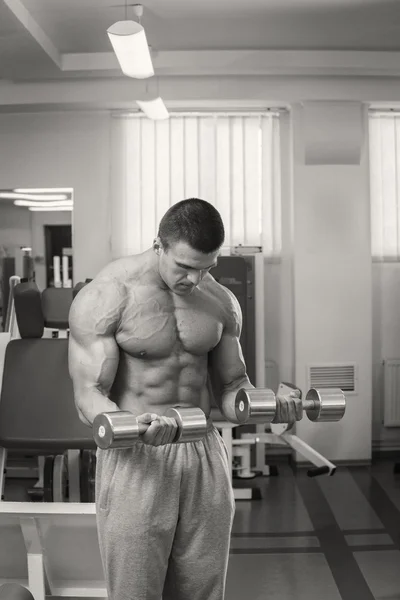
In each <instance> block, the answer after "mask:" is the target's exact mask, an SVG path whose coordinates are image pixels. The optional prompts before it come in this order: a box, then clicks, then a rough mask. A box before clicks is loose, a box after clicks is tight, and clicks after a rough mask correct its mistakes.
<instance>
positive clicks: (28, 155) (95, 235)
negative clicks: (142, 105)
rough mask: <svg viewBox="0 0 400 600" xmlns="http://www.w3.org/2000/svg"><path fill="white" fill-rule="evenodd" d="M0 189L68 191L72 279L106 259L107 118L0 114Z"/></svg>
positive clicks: (92, 272) (92, 271) (83, 275)
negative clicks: (70, 199) (71, 200)
mask: <svg viewBox="0 0 400 600" xmlns="http://www.w3.org/2000/svg"><path fill="white" fill-rule="evenodd" d="M0 156H1V160H0V182H1V183H0V186H1V187H2V188H3V189H9V188H14V187H43V186H45V187H72V188H74V202H75V206H74V216H73V249H74V279H75V281H76V282H77V281H80V280H82V279H85V278H86V277H92V276H93V275H95V274H96V273H97V272H98V270H99V269H101V268H102V267H103V266H104V265H105V264H106V263H107V262H108V261H109V259H110V223H109V209H108V195H109V115H108V113H96V112H94V113H89V112H88V113H74V112H64V113H40V114H18V115H0Z"/></svg>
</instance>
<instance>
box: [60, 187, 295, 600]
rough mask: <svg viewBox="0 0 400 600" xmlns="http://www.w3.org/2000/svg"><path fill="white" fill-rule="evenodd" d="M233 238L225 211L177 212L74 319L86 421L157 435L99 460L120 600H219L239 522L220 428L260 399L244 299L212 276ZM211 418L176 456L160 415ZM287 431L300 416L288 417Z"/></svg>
mask: <svg viewBox="0 0 400 600" xmlns="http://www.w3.org/2000/svg"><path fill="white" fill-rule="evenodd" d="M223 242H224V227H223V223H222V220H221V217H220V215H219V213H218V212H217V210H215V208H214V207H213V206H212V205H211V204H209V203H207V202H205V201H204V200H199V199H196V198H192V199H189V200H184V201H182V202H178V203H177V204H175V205H174V206H172V207H171V208H170V209H169V210H168V212H167V213H166V214H165V215H164V217H163V219H162V220H161V222H160V226H159V231H158V237H157V238H156V240H155V241H154V243H153V246H152V248H150V249H149V250H147V251H145V252H143V253H142V254H139V255H136V256H130V257H128V258H122V259H120V260H116V261H114V262H112V263H111V264H110V265H108V266H107V267H106V268H105V269H103V271H102V272H100V274H99V275H98V276H97V277H96V278H95V279H94V280H93V281H92V282H91V283H89V284H88V285H87V286H86V287H84V288H83V289H82V290H81V291H80V292H79V294H78V295H77V296H76V298H75V300H74V303H73V305H72V308H71V312H70V355H69V361H70V373H71V377H72V380H73V384H74V393H75V402H76V407H77V410H78V414H79V417H80V419H81V420H82V421H83V422H84V423H86V424H87V425H89V426H90V425H91V424H92V423H93V420H94V418H95V417H96V415H97V414H99V413H101V412H110V411H118V410H128V411H131V412H132V413H133V414H135V415H136V416H137V419H138V421H140V422H143V423H150V426H149V428H148V430H147V432H146V433H145V434H143V435H142V436H141V438H140V440H138V441H137V442H136V443H135V444H134V446H133V447H132V448H126V449H112V448H111V449H108V450H100V449H98V450H97V468H96V507H97V526H98V534H99V543H100V551H101V556H102V561H103V566H104V571H105V577H106V583H107V589H108V596H109V598H110V600H160V599H161V597H162V598H163V600H222V599H223V597H224V589H225V578H226V573H227V565H228V556H229V543H230V534H231V527H232V521H233V517H234V511H235V502H234V496H233V492H232V488H231V483H230V468H231V466H230V465H229V463H228V456H227V452H226V448H225V446H224V442H223V440H222V438H221V436H220V434H219V433H218V431H217V430H216V429H215V427H214V426H213V424H212V422H211V420H210V418H209V415H210V408H211V388H210V385H209V377H208V375H209V369H211V370H212V372H213V374H214V375H215V376H216V378H217V379H218V381H220V382H221V386H222V388H221V389H222V393H221V395H220V396H218V397H216V401H217V403H218V405H219V407H220V409H221V411H222V413H223V414H224V415H226V417H227V418H228V419H229V420H232V421H234V422H235V413H234V410H233V404H234V398H235V396H236V393H237V391H238V389H239V388H241V387H253V386H252V385H251V383H250V381H249V379H248V377H247V374H246V366H245V364H244V361H243V355H242V351H241V347H240V343H239V337H240V332H241V325H242V316H241V311H240V307H239V303H238V301H237V299H236V298H235V296H234V295H233V294H232V293H231V292H230V291H229V290H228V289H227V288H225V287H224V286H222V285H220V284H218V283H217V282H216V281H215V279H214V278H213V277H212V275H211V274H210V273H209V271H210V269H212V268H213V267H214V266H215V265H216V264H217V259H218V255H219V252H220V248H221V246H222V244H223ZM174 406H181V407H194V406H196V407H200V408H201V409H202V410H203V411H204V412H205V414H206V416H207V418H208V426H207V433H206V436H205V438H204V439H203V440H201V441H198V442H191V443H184V444H173V443H171V442H172V440H173V439H174V437H175V433H176V430H175V428H176V426H175V422H174V420H172V419H168V418H166V417H163V416H162V415H163V413H164V412H165V411H166V410H167V409H168V408H169V407H174ZM279 407H280V411H281V413H282V414H281V419H282V420H283V421H285V420H286V421H289V422H291V421H295V420H299V419H300V418H301V416H302V415H301V403H300V401H298V400H297V399H296V398H287V399H286V401H281V402H280V404H279Z"/></svg>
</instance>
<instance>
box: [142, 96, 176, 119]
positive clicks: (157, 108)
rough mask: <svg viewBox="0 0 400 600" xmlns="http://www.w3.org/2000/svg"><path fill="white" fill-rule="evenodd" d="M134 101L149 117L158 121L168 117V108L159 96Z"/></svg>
mask: <svg viewBox="0 0 400 600" xmlns="http://www.w3.org/2000/svg"><path fill="white" fill-rule="evenodd" d="M136 102H137V104H138V106H139V108H140V109H141V110H142V111H143V112H144V114H145V115H146V116H147V117H149V119H153V120H154V121H158V120H161V119H168V118H169V113H168V110H167V108H166V106H165V104H164V102H163V100H162V99H161V98H160V97H158V98H155V99H154V100H136Z"/></svg>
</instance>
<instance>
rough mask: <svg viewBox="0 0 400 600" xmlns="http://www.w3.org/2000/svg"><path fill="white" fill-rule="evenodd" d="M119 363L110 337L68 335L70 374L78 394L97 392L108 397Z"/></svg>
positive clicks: (117, 349) (115, 346) (115, 345)
mask: <svg viewBox="0 0 400 600" xmlns="http://www.w3.org/2000/svg"><path fill="white" fill-rule="evenodd" d="M118 363H119V348H118V345H117V343H116V341H115V339H114V338H113V337H112V336H98V335H93V336H85V340H79V339H77V338H76V337H74V335H73V334H72V335H70V342H69V372H70V375H71V378H72V381H73V384H74V388H75V390H76V391H77V392H78V393H83V392H84V391H88V390H90V389H93V388H94V389H97V390H99V391H101V392H102V393H103V394H104V395H108V393H109V391H110V389H111V386H112V384H113V382H114V379H115V375H116V373H117V369H118Z"/></svg>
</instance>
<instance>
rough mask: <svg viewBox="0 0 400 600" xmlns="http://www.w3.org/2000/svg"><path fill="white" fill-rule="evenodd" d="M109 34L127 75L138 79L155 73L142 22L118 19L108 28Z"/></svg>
mask: <svg viewBox="0 0 400 600" xmlns="http://www.w3.org/2000/svg"><path fill="white" fill-rule="evenodd" d="M107 34H108V37H109V38H110V41H111V44H112V47H113V49H114V52H115V54H116V57H117V59H118V62H119V64H120V66H121V69H122V72H123V73H124V74H125V75H127V76H128V77H135V78H136V79H146V78H147V77H152V76H153V75H154V69H153V63H152V61H151V56H150V50H149V45H148V43H147V38H146V34H145V31H144V29H143V27H142V26H141V25H140V23H137V22H136V21H118V22H117V23H114V25H111V27H109V28H108V29H107Z"/></svg>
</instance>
